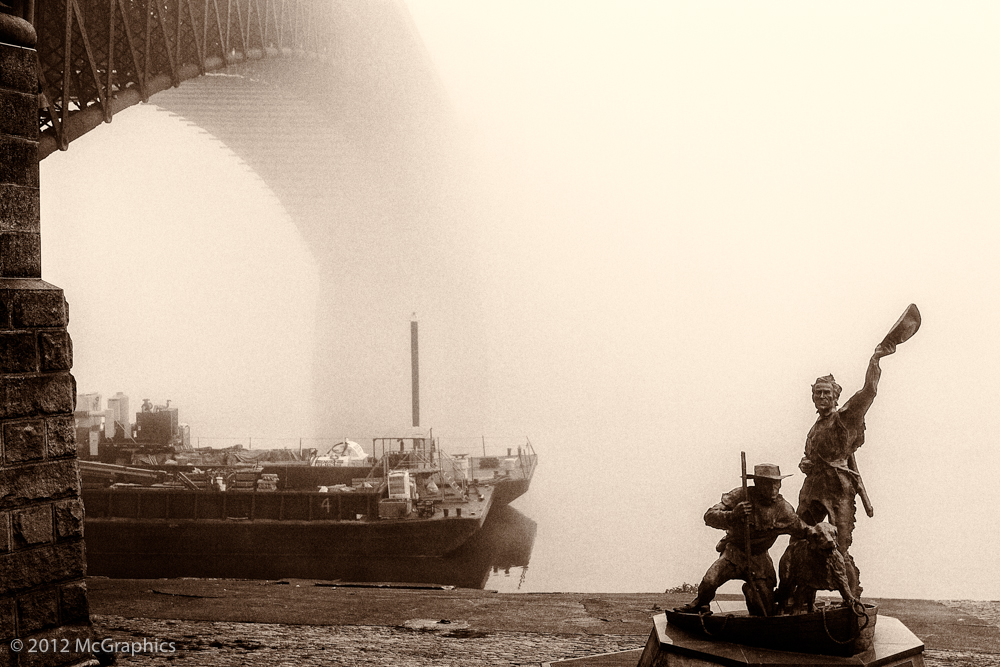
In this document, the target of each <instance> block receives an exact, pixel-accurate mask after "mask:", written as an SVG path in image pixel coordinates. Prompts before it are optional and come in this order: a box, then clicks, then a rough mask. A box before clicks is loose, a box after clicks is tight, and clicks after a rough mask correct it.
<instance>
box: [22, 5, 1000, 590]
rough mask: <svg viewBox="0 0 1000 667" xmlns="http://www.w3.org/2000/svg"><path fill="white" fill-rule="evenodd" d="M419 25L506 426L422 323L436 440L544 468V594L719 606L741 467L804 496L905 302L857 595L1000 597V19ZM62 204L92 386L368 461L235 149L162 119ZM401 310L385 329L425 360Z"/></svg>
mask: <svg viewBox="0 0 1000 667" xmlns="http://www.w3.org/2000/svg"><path fill="white" fill-rule="evenodd" d="M407 5H408V7H409V10H410V12H411V14H412V19H413V24H414V26H415V29H416V31H417V33H418V34H419V35H420V37H421V39H422V40H423V43H424V46H425V48H426V50H427V54H428V57H429V58H430V60H431V61H432V62H433V64H434V66H435V68H436V70H437V72H438V76H439V79H440V86H441V88H442V89H443V90H444V93H445V95H446V96H447V99H448V100H449V102H450V105H451V114H452V120H453V121H454V123H455V125H456V126H457V127H458V133H459V136H460V138H461V139H462V141H460V142H459V143H458V145H460V146H463V148H462V157H461V158H460V162H461V164H462V165H463V167H462V169H461V170H460V171H461V173H462V174H463V181H462V182H461V183H456V184H455V187H454V190H455V193H454V196H455V197H456V199H457V200H458V203H457V204H456V210H459V211H462V212H464V213H463V214H464V215H465V216H466V218H467V219H466V222H468V223H469V224H470V225H472V227H473V228H474V229H475V236H474V238H475V239H476V241H475V242H476V244H477V245H476V246H475V247H471V248H468V247H461V248H458V247H456V248H435V249H434V250H435V252H437V253H438V254H439V255H446V254H447V252H454V253H456V254H459V253H460V254H462V255H463V257H470V256H471V257H474V258H475V259H476V264H477V265H478V272H476V273H473V274H470V275H469V276H467V277H466V279H467V280H469V281H471V282H472V283H473V284H474V285H475V286H477V287H478V289H479V290H480V291H481V296H482V301H481V303H482V317H483V318H484V322H483V325H484V326H483V330H484V331H485V340H484V341H483V342H482V348H483V349H482V351H481V354H482V355H483V356H484V358H485V363H486V369H487V370H486V378H485V382H486V385H487V390H488V394H487V405H486V407H485V408H484V414H483V415H477V416H476V418H475V419H469V417H468V415H459V414H458V409H457V408H456V409H452V407H451V402H450V398H449V396H450V395H452V396H453V395H454V394H456V393H460V391H461V390H460V389H458V390H456V389H455V385H460V384H461V382H462V381H463V378H460V377H459V378H456V377H453V376H450V375H449V371H448V370H447V365H448V360H449V345H462V344H463V341H456V340H452V339H450V338H449V335H448V332H447V331H442V330H441V329H440V328H436V326H435V322H434V318H433V317H431V318H428V319H422V321H421V360H422V374H424V375H425V378H424V379H425V382H426V384H425V385H424V392H423V399H424V402H425V407H424V409H425V414H426V415H427V417H428V421H427V423H428V424H429V425H433V426H435V427H439V428H440V429H441V430H442V432H444V433H448V432H449V429H448V423H447V422H449V421H450V422H452V423H461V424H469V423H476V422H478V423H481V424H482V426H483V428H484V430H485V432H486V433H487V434H489V435H516V436H525V435H526V436H528V437H530V439H531V441H532V443H533V444H534V445H535V448H536V450H537V451H538V453H539V455H540V460H541V464H540V467H539V471H538V474H537V477H536V479H535V481H534V483H533V486H532V490H531V491H530V492H529V493H528V494H527V495H526V496H524V497H523V498H522V499H520V500H519V501H518V503H517V507H518V509H520V510H521V511H522V512H524V513H525V514H527V515H529V516H530V517H531V518H532V519H534V520H536V521H537V522H538V525H539V531H538V538H537V541H536V547H535V552H534V554H533V556H532V563H531V570H532V572H531V574H530V575H529V576H528V577H526V581H527V583H528V584H529V585H531V584H532V576H537V577H538V578H536V579H535V582H536V583H535V584H534V586H535V588H537V589H541V590H595V591H600V590H625V591H629V590H662V589H663V587H665V586H672V585H677V584H679V583H681V582H682V581H688V582H696V581H697V580H698V579H699V578H700V577H701V575H702V574H703V572H704V570H705V568H706V567H707V566H708V565H709V564H710V563H711V560H712V558H713V556H714V555H715V552H714V550H713V546H714V544H715V542H716V541H717V539H718V538H719V537H721V533H719V532H718V531H714V530H712V529H710V528H707V527H705V526H704V524H703V522H702V514H703V513H704V510H705V509H706V508H707V507H708V506H710V505H711V504H713V503H715V502H717V501H718V499H719V496H720V495H721V494H722V493H723V492H725V491H728V490H730V489H731V488H733V487H735V486H738V485H739V482H740V475H739V473H740V470H739V453H740V451H746V452H747V456H748V459H749V461H750V463H751V464H753V463H755V462H764V461H767V462H772V463H777V464H779V465H780V466H781V468H782V471H783V472H785V473H795V476H793V477H791V478H789V479H788V480H786V482H785V484H784V486H783V493H784V495H785V497H786V498H787V499H788V500H789V501H790V502H791V503H792V504H793V505H795V504H796V499H797V493H798V488H799V486H800V485H801V480H802V475H801V473H799V472H798V470H797V467H796V466H797V463H798V460H799V458H800V457H801V455H802V446H803V443H804V439H805V435H806V432H807V431H808V429H809V427H810V425H811V424H812V422H813V420H814V419H815V412H814V408H813V406H812V403H811V401H810V390H809V385H810V384H811V383H812V382H813V381H814V380H815V378H816V377H818V376H821V375H825V374H827V373H832V374H834V375H835V376H836V378H837V380H838V382H839V383H840V384H841V385H843V387H844V396H843V397H842V402H843V400H844V399H846V398H847V397H849V396H850V395H851V394H852V393H853V392H854V391H856V390H857V389H859V388H860V387H861V384H862V382H863V378H864V371H865V367H866V364H867V361H868V358H869V357H870V355H871V353H872V351H873V349H874V347H875V345H876V344H877V343H878V342H879V341H880V340H881V339H882V337H883V336H884V335H885V333H886V332H887V331H888V329H889V327H890V326H891V325H892V324H893V322H895V320H896V318H897V317H898V316H899V315H900V314H901V313H902V311H903V309H904V308H905V307H906V306H907V305H908V304H909V303H916V304H917V306H918V307H919V308H920V311H921V313H922V314H923V326H922V328H921V329H920V331H919V332H918V333H917V334H916V335H915V336H914V338H913V339H912V340H910V341H908V342H906V343H905V344H903V345H902V346H900V348H899V350H898V351H897V352H896V353H895V354H894V355H892V356H890V357H887V358H885V359H884V360H883V362H882V369H883V374H882V380H881V384H880V386H879V394H878V397H877V398H876V400H875V403H874V405H873V407H872V408H871V410H870V411H869V413H868V417H867V426H868V428H867V435H866V444H865V445H864V447H863V448H862V449H861V450H860V451H859V452H858V455H857V458H858V464H859V466H860V468H861V471H862V473H863V474H864V476H865V481H866V485H867V487H868V491H869V493H870V495H871V497H872V502H873V504H874V506H875V517H874V518H873V519H868V518H867V517H865V516H864V515H863V513H862V516H860V517H859V522H858V528H857V529H856V531H855V546H854V548H853V549H852V552H853V553H854V554H855V560H856V561H857V562H858V565H859V566H860V568H861V572H862V575H861V576H862V583H863V584H864V585H865V591H866V594H871V595H881V596H895V597H930V598H958V597H966V598H986V599H989V598H993V599H996V598H997V597H998V596H1000V577H998V576H997V574H996V572H995V567H992V565H991V564H992V563H993V562H994V561H995V552H996V549H997V548H998V547H1000V542H998V538H997V535H1000V519H998V518H997V513H996V512H995V511H994V510H993V509H992V508H991V507H990V502H989V501H990V496H991V494H992V492H993V491H994V490H995V489H997V488H998V484H997V479H998V475H1000V453H998V448H997V435H996V434H997V432H998V426H1000V424H998V422H1000V417H998V413H997V411H996V410H994V409H993V402H994V398H993V391H994V389H993V388H994V386H995V385H996V383H997V377H998V371H1000V362H998V359H1000V355H998V354H997V351H996V343H995V340H994V339H995V338H996V336H995V331H996V329H997V327H998V325H1000V299H998V298H997V285H998V284H1000V268H998V266H1000V263H998V262H997V261H996V257H995V256H996V253H997V248H998V247H1000V231H998V229H1000V228H998V226H997V225H996V222H995V221H996V220H997V218H998V213H1000V199H998V198H997V197H996V184H997V179H998V176H1000V125H998V124H997V122H996V119H997V118H998V117H1000V92H998V91H1000V89H998V87H997V83H996V82H997V81H998V80H1000V77H998V75H1000V71H998V70H1000V42H998V41H997V40H996V35H997V34H1000V9H997V8H995V7H994V6H993V5H991V4H987V3H962V4H959V5H949V6H947V7H944V6H936V5H929V4H928V5H924V4H913V3H878V4H876V5H872V4H869V3H838V4H836V5H820V4H812V3H810V4H802V3H791V2H783V3H776V2H769V3H755V4H747V5H743V4H719V3H704V2H677V3H658V2H642V3H638V2H636V3H611V2H570V1H565V2H556V1H550V2H537V1H534V2H517V1H514V0H503V1H502V2H476V3H467V2H458V1H454V2H443V1H441V2H437V1H432V0H410V1H409V2H408V3H407ZM155 101H156V100H155V98H154V100H153V102H154V103H155ZM132 142H134V144H133V143H132ZM42 178H43V181H42V185H43V190H42V196H43V209H42V216H43V217H42V249H43V277H44V278H45V279H46V280H48V281H50V282H52V283H54V284H56V285H58V286H60V287H63V288H64V289H65V290H66V294H67V298H68V300H69V301H70V304H71V324H70V333H71V335H72V336H73V340H74V343H75V354H76V360H75V367H74V374H75V375H76V377H77V379H78V381H79V382H80V389H81V391H97V392H102V393H104V394H105V396H108V395H111V394H113V393H114V392H115V391H119V390H121V391H125V392H126V393H128V394H130V395H131V396H132V398H133V401H134V404H135V405H137V404H138V402H139V400H141V399H142V398H145V397H150V398H152V399H153V400H154V402H158V403H159V402H163V401H164V400H165V399H173V400H174V401H175V402H177V403H179V404H180V406H181V409H182V420H183V421H187V422H189V423H191V424H192V435H194V436H195V437H198V436H202V437H204V438H205V441H206V443H208V442H209V441H212V438H219V439H218V440H214V441H212V444H215V445H217V446H223V445H226V444H229V443H228V442H225V441H223V440H222V439H221V438H223V437H239V438H243V437H244V436H252V437H260V438H265V437H267V438H288V439H289V442H294V441H296V438H298V437H301V436H332V437H339V436H342V435H344V434H341V433H329V432H327V431H326V430H325V429H324V424H323V423H317V418H316V415H315V414H314V413H313V412H312V411H311V410H310V409H309V407H308V406H307V405H306V402H307V401H308V400H311V399H308V398H307V395H308V393H309V392H308V390H307V389H306V388H308V387H311V386H312V383H313V377H312V373H313V368H312V366H311V360H312V358H313V353H314V349H315V346H316V345H317V344H320V343H319V341H321V340H322V332H317V331H316V327H315V320H314V315H313V313H314V311H315V308H316V302H317V300H318V299H321V298H322V294H323V289H325V288H326V286H322V285H320V284H319V282H320V281H319V274H318V270H317V268H316V265H315V262H314V259H313V258H312V256H311V254H310V249H309V248H308V247H307V246H306V244H305V243H304V241H303V239H302V237H301V235H300V234H299V233H298V231H297V230H296V228H295V225H294V223H293V221H291V219H290V218H289V216H288V214H287V212H285V211H284V210H283V209H282V207H281V205H280V204H279V203H278V202H277V200H276V199H275V198H274V196H273V195H272V194H270V193H269V192H268V191H267V189H266V187H265V186H264V185H263V184H262V183H261V182H260V180H259V179H257V178H256V177H255V176H254V175H253V174H252V173H248V171H247V170H246V169H245V168H243V167H241V165H240V163H239V161H238V160H237V159H236V158H235V157H234V156H233V155H232V154H231V153H228V152H227V151H226V150H225V148H224V147H221V146H219V145H218V144H217V142H213V141H212V140H211V138H210V137H206V136H204V135H201V134H198V132H197V131H195V130H194V129H193V128H191V127H189V126H187V125H185V124H184V123H182V122H180V121H178V120H177V119H175V118H171V117H169V116H168V115H166V114H165V113H163V112H162V111H158V110H156V109H155V108H153V107H151V106H144V107H140V108H136V109H131V110H128V111H127V112H125V113H123V114H122V115H121V117H116V119H115V121H114V123H112V124H111V125H110V126H108V127H102V128H100V129H99V130H97V131H95V132H92V133H91V134H90V135H87V136H86V137H84V138H83V139H81V140H79V141H78V142H75V143H74V144H73V145H72V146H71V149H70V151H69V152H67V153H65V154H59V155H54V156H52V157H50V158H47V159H46V160H45V161H44V162H43V164H42ZM429 242H431V241H429ZM380 289H381V288H380ZM409 315H410V313H409V312H402V313H399V316H400V319H399V321H398V322H388V323H386V326H398V340H399V344H400V350H402V354H403V355H405V353H406V351H407V350H408V347H406V346H408V340H407V334H408V326H409V320H408V318H409ZM423 316H426V314H423V315H422V314H420V313H418V317H423ZM475 316H476V317H480V315H479V314H475ZM276 339H280V340H282V341H284V342H285V344H283V345H278V346H275V345H274V344H273V342H274V341H275V340H276ZM397 367H398V368H399V369H402V370H404V371H405V370H406V367H405V365H402V364H397ZM469 380H470V381H474V382H477V383H478V382H480V381H481V380H482V378H474V379H469ZM399 381H400V383H401V386H402V388H403V391H402V396H403V397H404V398H406V397H407V396H406V393H405V389H406V388H407V387H408V381H409V378H408V377H402V378H399ZM345 391H350V387H349V384H348V386H346V387H345ZM393 391H394V392H397V393H399V392H400V390H399V389H398V388H396V389H393ZM400 407H401V410H400V412H399V414H394V415H393V419H392V421H393V425H395V424H398V423H399V422H400V421H403V420H405V418H406V416H407V413H406V408H408V405H402V406H400ZM400 417H402V419H400ZM387 421H389V420H388V419H387ZM442 422H444V423H442ZM350 435H357V436H358V437H362V436H368V435H369V434H350ZM456 435H458V434H456ZM461 435H469V436H478V435H480V434H479V433H462V434H461ZM275 442H276V441H275Z"/></svg>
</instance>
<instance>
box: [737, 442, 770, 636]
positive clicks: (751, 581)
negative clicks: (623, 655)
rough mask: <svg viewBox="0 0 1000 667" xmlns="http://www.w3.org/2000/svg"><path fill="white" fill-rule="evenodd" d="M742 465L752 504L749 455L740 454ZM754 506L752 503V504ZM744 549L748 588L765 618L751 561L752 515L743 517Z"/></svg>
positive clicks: (761, 597) (765, 611)
mask: <svg viewBox="0 0 1000 667" xmlns="http://www.w3.org/2000/svg"><path fill="white" fill-rule="evenodd" d="M740 463H741V464H742V466H743V497H744V498H745V499H746V501H747V502H750V492H749V491H748V490H747V453H746V452H740ZM751 504H752V503H751ZM743 548H744V550H745V553H746V556H747V587H748V588H749V589H750V590H752V591H753V594H754V597H756V598H757V600H756V603H757V606H758V607H760V610H761V612H763V614H764V616H768V615H769V614H768V613H767V605H765V604H764V596H762V595H761V594H760V591H759V590H757V579H756V578H755V577H754V571H753V561H752V560H751V559H750V515H749V514H747V515H746V516H745V517H743Z"/></svg>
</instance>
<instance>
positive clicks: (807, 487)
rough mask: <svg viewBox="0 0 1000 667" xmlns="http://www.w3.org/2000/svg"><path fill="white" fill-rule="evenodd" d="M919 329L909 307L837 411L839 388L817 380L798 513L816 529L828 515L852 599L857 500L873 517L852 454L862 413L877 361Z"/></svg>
mask: <svg viewBox="0 0 1000 667" xmlns="http://www.w3.org/2000/svg"><path fill="white" fill-rule="evenodd" d="M919 327H920V312H919V311H918V310H917V307H916V306H915V305H912V304H911V305H910V306H909V307H908V308H907V309H906V310H905V311H904V312H903V315H902V316H901V317H900V318H899V320H897V321H896V324H895V325H893V327H892V329H890V331H889V333H888V334H887V335H886V337H885V338H884V339H883V340H882V342H881V343H879V344H878V345H877V346H876V347H875V352H874V353H873V354H872V357H871V359H870V360H869V361H868V370H867V372H866V373H865V384H864V386H863V387H862V388H861V389H860V390H859V391H858V392H857V393H856V394H854V395H853V396H852V397H851V398H850V399H848V401H847V402H846V403H845V404H844V407H842V408H840V409H837V403H838V401H839V399H840V393H841V387H840V385H839V384H837V381H836V380H835V379H834V377H833V376H832V375H824V376H823V377H820V378H816V382H815V384H813V385H812V400H813V405H815V406H816V412H817V413H818V415H819V416H818V417H817V418H816V423H815V424H813V426H812V428H811V429H809V433H808V435H806V444H805V452H804V456H803V457H802V460H801V461H800V462H799V469H800V470H801V471H802V472H804V473H805V474H806V479H805V482H803V484H802V489H801V490H800V491H799V507H798V510H797V511H798V514H799V516H801V517H802V519H803V520H804V521H805V522H806V523H807V524H809V525H810V526H814V525H816V524H818V523H819V522H821V521H823V520H824V519H825V518H827V517H829V520H830V523H831V524H833V525H834V526H836V528H837V549H838V550H839V551H840V552H841V553H842V554H843V555H844V560H845V561H846V564H847V575H848V581H849V582H850V584H851V592H852V593H853V595H854V596H855V597H860V595H861V584H860V575H859V572H858V568H857V566H856V565H855V564H854V559H853V558H851V555H850V553H848V550H849V549H850V546H851V543H852V541H853V534H854V524H855V514H856V511H857V506H856V504H855V500H854V498H855V496H857V495H859V494H860V495H861V498H862V502H863V503H864V505H865V510H866V512H867V513H868V515H869V516H871V515H872V514H873V510H872V508H871V503H870V502H869V500H868V495H867V491H866V490H865V487H864V484H863V483H862V481H861V475H860V473H859V472H858V470H857V464H856V463H855V460H854V453H855V452H856V451H857V449H858V448H859V447H861V445H863V444H864V442H865V414H866V413H867V412H868V409H869V408H870V407H871V405H872V402H873V401H874V400H875V395H876V393H877V392H878V382H879V378H880V377H881V374H882V369H881V368H880V367H879V359H881V358H882V357H885V356H888V355H890V354H892V353H893V352H895V351H896V346H897V345H899V344H900V343H902V342H904V341H906V340H907V339H909V338H910V336H912V335H913V334H914V333H916V331H917V329H918V328H919Z"/></svg>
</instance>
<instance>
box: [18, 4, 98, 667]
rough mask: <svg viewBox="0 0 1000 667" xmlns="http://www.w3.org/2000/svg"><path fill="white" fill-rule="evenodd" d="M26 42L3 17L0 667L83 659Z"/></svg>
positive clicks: (79, 556)
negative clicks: (44, 275) (45, 278)
mask: <svg viewBox="0 0 1000 667" xmlns="http://www.w3.org/2000/svg"><path fill="white" fill-rule="evenodd" d="M33 37H34V32H33V30H32V29H31V26H30V24H27V23H26V22H24V21H20V20H19V19H15V18H14V17H11V16H9V15H3V14H0V667H5V666H7V665H39V666H44V667H49V666H53V667H54V666H56V665H74V664H80V663H87V662H90V661H91V655H90V653H89V652H88V651H86V650H83V651H81V650H78V649H81V648H85V646H83V644H82V642H81V643H79V644H78V641H77V640H84V641H85V640H87V639H89V638H90V637H91V633H92V631H91V625H90V616H89V612H88V607H87V590H86V584H85V583H84V580H83V577H84V574H85V569H86V560H85V553H84V542H83V504H82V502H81V501H80V476H79V471H78V468H77V463H76V445H75V434H74V425H73V409H74V401H75V396H76V391H75V382H74V380H73V376H72V375H70V368H71V366H72V362H73V350H72V342H71V341H70V338H69V334H68V333H67V330H66V326H67V323H68V320H69V307H68V305H67V303H66V300H65V298H64V297H63V292H62V290H61V289H59V288H57V287H55V286H53V285H50V284H48V283H46V282H45V281H43V280H42V279H41V243H40V226H39V205H38V202H39V198H38V188H39V182H38V156H37V146H38V100H37V89H38V83H37V75H36V71H35V67H36V63H37V58H36V55H35V51H34V50H33V49H32V48H30V47H32V46H33V45H34V41H33ZM7 42H12V43H7ZM18 640H20V642H22V643H20V644H19V643H18ZM44 640H48V641H44ZM53 640H55V641H54V642H53ZM19 647H20V650H18V648H19ZM32 649H33V650H32Z"/></svg>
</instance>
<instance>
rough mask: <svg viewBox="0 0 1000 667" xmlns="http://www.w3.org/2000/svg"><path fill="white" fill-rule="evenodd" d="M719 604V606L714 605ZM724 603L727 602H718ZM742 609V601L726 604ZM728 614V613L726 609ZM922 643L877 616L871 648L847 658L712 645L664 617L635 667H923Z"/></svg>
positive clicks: (655, 625)
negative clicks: (841, 666)
mask: <svg viewBox="0 0 1000 667" xmlns="http://www.w3.org/2000/svg"><path fill="white" fill-rule="evenodd" d="M717 604H718V603H717ZM721 604H726V603H721ZM730 604H737V605H740V606H742V603H730ZM724 611H730V610H728V609H727V610H724ZM923 652H924V644H923V642H921V641H920V639H919V638H917V636H916V635H914V634H913V633H912V632H910V631H909V630H908V629H907V628H906V626H905V625H903V624H902V623H901V622H900V621H899V620H897V619H895V618H891V617H888V616H880V617H879V619H878V625H877V626H876V628H875V641H874V645H873V646H872V647H871V648H870V649H868V650H867V651H864V652H862V653H858V654H856V655H853V656H850V657H841V656H827V655H814V654H810V653H792V652H789V651H774V650H770V649H765V648H756V647H752V646H743V645H741V644H731V643H729V642H722V641H712V640H709V639H705V638H704V637H697V636H695V635H692V634H689V633H687V632H684V631H683V630H681V629H679V628H677V627H675V626H673V625H670V624H669V623H667V618H666V615H665V614H659V615H657V616H654V617H653V632H652V633H651V634H650V636H649V641H648V642H646V648H645V649H643V651H642V655H641V656H640V658H639V663H638V667H667V666H668V665H669V666H671V667H675V666H676V667H695V666H697V667H702V666H706V667H707V666H709V665H731V666H733V667H742V666H743V665H753V666H754V667H791V666H792V665H797V666H800V667H832V666H834V665H856V666H858V667H923V665H924V658H923Z"/></svg>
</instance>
